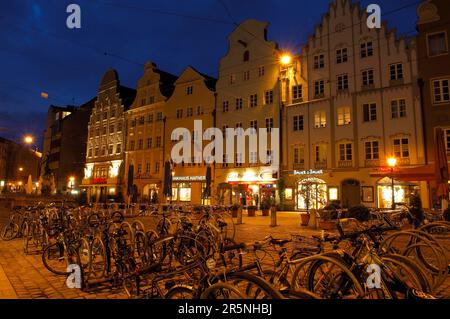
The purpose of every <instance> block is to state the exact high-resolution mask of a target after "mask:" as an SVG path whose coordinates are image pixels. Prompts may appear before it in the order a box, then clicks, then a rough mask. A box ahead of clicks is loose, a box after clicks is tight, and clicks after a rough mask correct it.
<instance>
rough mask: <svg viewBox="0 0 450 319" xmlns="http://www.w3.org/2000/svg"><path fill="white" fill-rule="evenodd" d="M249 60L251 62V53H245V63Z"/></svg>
mask: <svg viewBox="0 0 450 319" xmlns="http://www.w3.org/2000/svg"><path fill="white" fill-rule="evenodd" d="M248 60H250V51H248V50H247V51H245V52H244V62H247V61H248Z"/></svg>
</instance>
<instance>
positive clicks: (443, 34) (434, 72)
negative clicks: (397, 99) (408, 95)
mask: <svg viewBox="0 0 450 319" xmlns="http://www.w3.org/2000/svg"><path fill="white" fill-rule="evenodd" d="M417 15H418V17H419V19H418V21H417V31H418V37H417V51H418V52H420V54H419V56H418V58H417V60H418V68H419V82H418V83H419V86H420V93H421V99H422V116H423V121H424V136H425V140H424V145H425V148H426V150H427V152H426V162H427V164H432V163H434V162H435V147H434V146H435V135H434V134H435V133H434V132H435V129H436V128H437V127H441V128H442V129H443V130H444V132H445V138H446V147H447V154H449V155H450V89H449V88H450V54H449V47H450V42H449V36H450V10H449V3H448V1H446V0H431V1H424V2H423V3H422V4H421V5H420V6H419V7H418V8H417ZM429 186H430V188H429V194H430V201H431V203H432V205H433V206H434V205H435V204H436V203H438V200H437V198H436V197H435V194H436V185H435V184H434V183H430V185H429Z"/></svg>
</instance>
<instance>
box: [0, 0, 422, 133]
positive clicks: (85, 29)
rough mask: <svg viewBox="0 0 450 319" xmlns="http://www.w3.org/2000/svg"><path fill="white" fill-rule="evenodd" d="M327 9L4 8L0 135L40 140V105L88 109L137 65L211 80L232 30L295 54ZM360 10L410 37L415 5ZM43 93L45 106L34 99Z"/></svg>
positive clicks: (315, 4)
mask: <svg viewBox="0 0 450 319" xmlns="http://www.w3.org/2000/svg"><path fill="white" fill-rule="evenodd" d="M330 2H331V0H294V1H288V0H284V1H279V0H189V1H186V0H167V1H161V0H160V1H152V0H70V1H65V0H15V1H2V2H1V4H0V7H1V10H0V74H1V75H0V136H2V137H6V138H9V139H13V140H16V141H19V140H21V137H22V136H23V135H24V134H26V133H31V134H33V135H34V136H36V137H38V138H39V139H41V137H42V131H43V129H44V126H45V116H46V112H47V108H48V106H49V105H50V104H55V105H66V104H75V105H79V104H82V103H84V102H86V101H87V100H89V99H90V98H91V97H93V96H95V95H96V92H97V88H98V85H99V82H100V79H101V77H102V75H103V73H104V72H105V70H106V69H108V68H110V67H112V68H115V69H116V70H117V71H118V72H119V76H120V80H121V83H122V84H123V85H126V86H130V87H135V85H136V82H137V80H138V78H139V77H140V76H141V75H142V73H143V64H144V63H145V62H146V61H149V60H151V61H153V62H155V63H156V64H157V66H158V67H159V68H161V69H163V70H166V71H168V72H171V73H174V74H178V75H179V74H180V73H181V72H182V71H183V70H184V68H186V66H188V65H192V66H194V67H196V68H197V69H198V70H200V71H201V72H204V73H207V74H210V75H212V76H217V69H218V63H219V59H220V58H221V57H222V56H223V55H224V54H225V53H226V50H227V36H228V34H229V33H230V32H231V31H232V30H233V29H234V27H235V26H234V25H233V21H235V22H242V21H243V20H245V19H248V18H255V19H258V20H263V21H268V22H270V27H269V38H270V40H274V41H276V42H278V43H279V45H280V47H281V48H282V49H286V50H290V51H293V52H296V51H298V50H299V48H300V45H301V44H303V43H305V41H306V39H307V37H308V36H309V35H310V34H311V33H312V32H313V30H314V26H315V25H316V24H318V23H319V22H320V17H321V15H322V14H323V13H325V12H326V11H327V8H328V4H329V3H330ZM70 3H76V4H79V5H80V6H81V19H82V28H81V29H74V30H70V29H68V28H67V27H66V19H67V16H68V13H66V7H67V6H68V5H69V4H70ZM361 3H362V5H363V6H364V7H366V6H367V5H368V4H370V3H377V4H379V5H380V6H381V8H382V10H383V11H382V12H383V15H384V17H383V20H387V21H389V23H388V25H389V26H390V27H396V28H397V30H398V32H399V33H400V34H406V35H408V36H412V35H414V32H415V21H416V4H417V3H418V1H417V0H395V1H392V0H376V1H375V0H368V1H366V0H364V1H362V2H361ZM409 4H411V5H410V6H408V5H409ZM405 6H406V7H405ZM403 7H405V8H403ZM401 8H403V9H401ZM396 9H399V10H396ZM393 11H395V12H393ZM386 13H388V14H387V15H386ZM105 52H106V55H105ZM42 91H45V92H47V93H48V94H49V99H47V100H46V99H43V98H41V97H40V92H42Z"/></svg>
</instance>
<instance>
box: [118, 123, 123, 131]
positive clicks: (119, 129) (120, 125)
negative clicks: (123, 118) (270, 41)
mask: <svg viewBox="0 0 450 319" xmlns="http://www.w3.org/2000/svg"><path fill="white" fill-rule="evenodd" d="M117 132H122V123H119V124H117Z"/></svg>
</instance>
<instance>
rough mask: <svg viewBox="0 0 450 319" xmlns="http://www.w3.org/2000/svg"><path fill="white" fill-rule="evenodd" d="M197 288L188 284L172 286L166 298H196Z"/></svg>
mask: <svg viewBox="0 0 450 319" xmlns="http://www.w3.org/2000/svg"><path fill="white" fill-rule="evenodd" d="M194 297H195V290H194V289H192V288H191V287H187V286H177V287H172V288H170V289H169V291H167V293H166V295H165V296H164V298H165V299H194Z"/></svg>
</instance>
